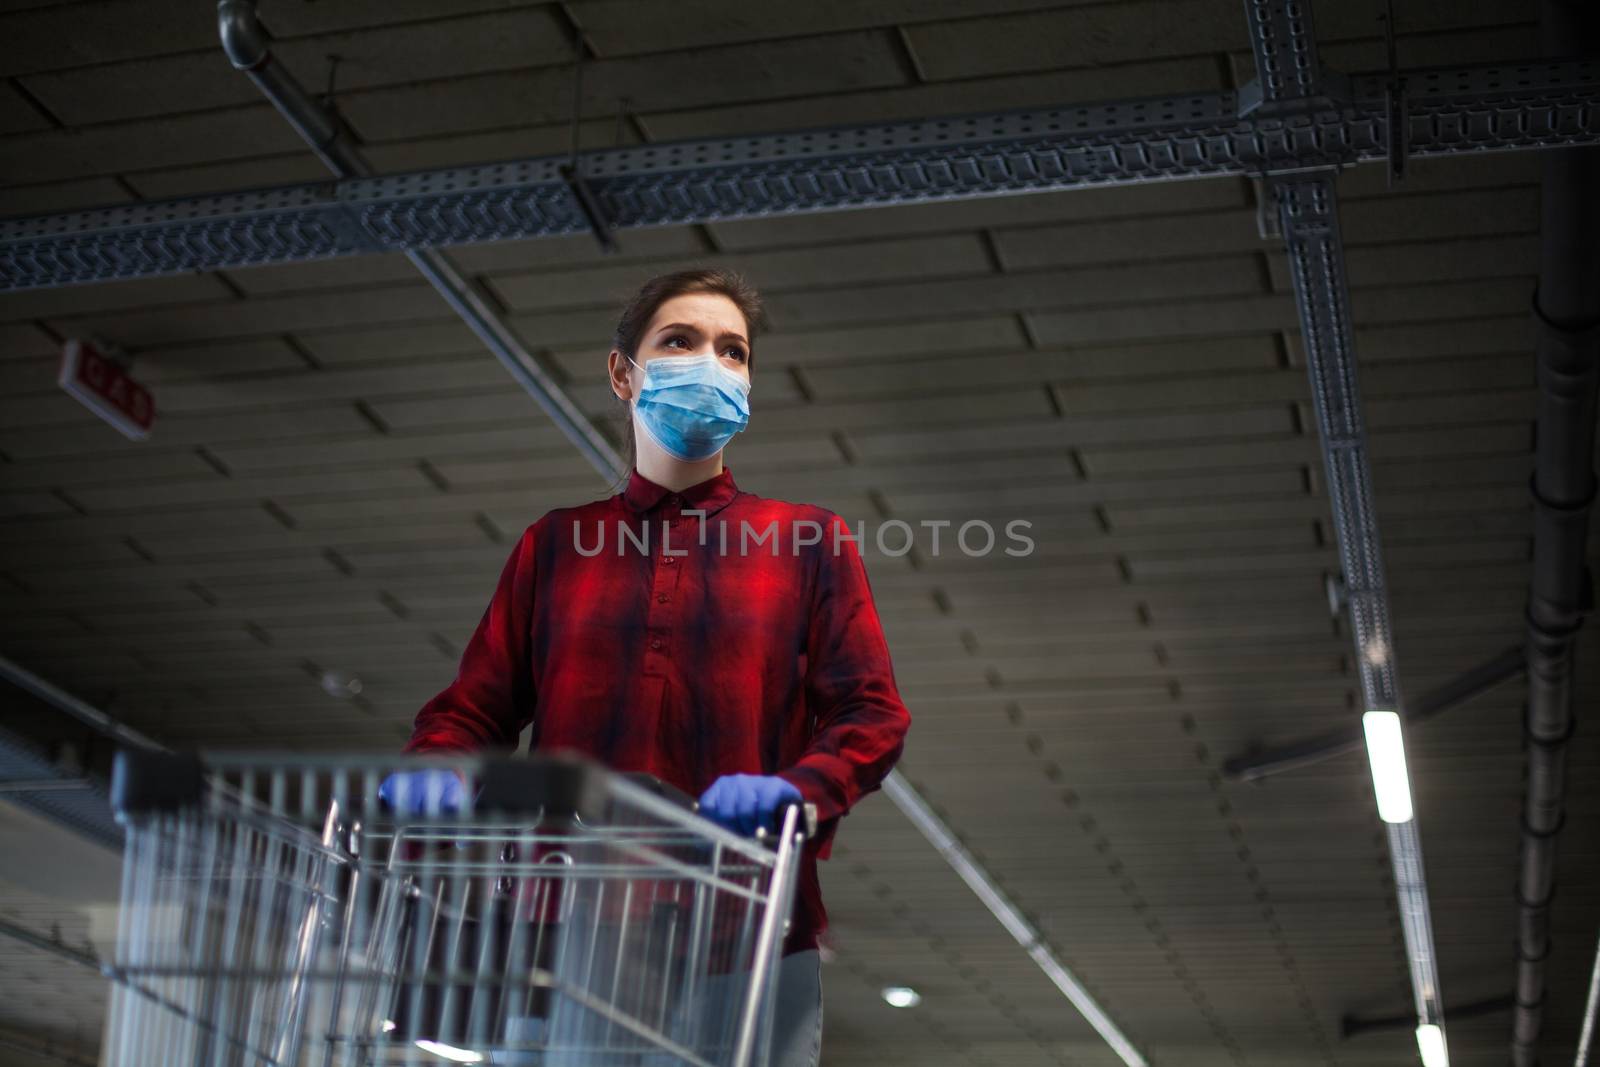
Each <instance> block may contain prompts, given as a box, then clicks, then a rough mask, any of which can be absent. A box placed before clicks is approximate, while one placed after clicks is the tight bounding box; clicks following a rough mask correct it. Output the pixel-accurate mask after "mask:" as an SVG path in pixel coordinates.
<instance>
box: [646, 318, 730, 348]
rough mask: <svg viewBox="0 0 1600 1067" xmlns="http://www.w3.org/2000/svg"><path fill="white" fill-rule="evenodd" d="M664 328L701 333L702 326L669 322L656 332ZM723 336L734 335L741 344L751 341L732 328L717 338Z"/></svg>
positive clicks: (719, 338) (720, 338)
mask: <svg viewBox="0 0 1600 1067" xmlns="http://www.w3.org/2000/svg"><path fill="white" fill-rule="evenodd" d="M662 330H688V331H689V332H690V333H699V332H700V327H698V326H692V325H690V324H689V323H687V322H669V323H667V324H666V325H665V326H663V327H661V329H660V330H657V331H656V332H657V333H660V332H662ZM723 337H732V338H733V339H734V340H736V341H739V342H740V343H741V344H745V345H748V344H749V343H750V342H749V341H746V340H745V339H744V334H740V333H734V332H733V331H732V330H724V331H723V333H722V336H721V337H718V338H717V340H719V341H720V340H722V338H723Z"/></svg>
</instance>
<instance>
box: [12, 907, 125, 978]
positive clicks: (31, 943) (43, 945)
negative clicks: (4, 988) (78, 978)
mask: <svg viewBox="0 0 1600 1067" xmlns="http://www.w3.org/2000/svg"><path fill="white" fill-rule="evenodd" d="M0 937H9V938H10V939H11V940H13V941H20V942H22V943H23V944H24V945H27V946H28V947H30V948H36V949H39V950H40V951H41V952H48V953H50V954H51V955H52V956H59V957H60V958H61V959H64V960H66V961H67V962H69V963H76V964H77V965H78V966H80V967H87V968H89V969H90V970H91V971H95V972H99V971H100V970H101V969H102V968H101V964H100V957H98V956H96V955H95V954H94V953H92V952H85V951H83V950H82V949H78V948H73V947H72V946H71V945H68V944H64V943H62V942H60V941H57V940H56V939H55V938H53V937H46V936H44V935H43V934H40V933H35V932H34V931H32V930H30V929H28V928H27V927H26V926H18V925H17V924H16V923H14V922H12V921H11V920H9V919H0Z"/></svg>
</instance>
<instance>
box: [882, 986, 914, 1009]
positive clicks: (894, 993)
mask: <svg viewBox="0 0 1600 1067" xmlns="http://www.w3.org/2000/svg"><path fill="white" fill-rule="evenodd" d="M883 999H884V1000H887V1001H888V1002H889V1005H890V1006H891V1007H895V1008H914V1007H916V1006H917V1005H918V1004H921V1003H922V995H921V994H920V993H918V992H917V991H916V990H915V989H912V988H911V987H910V986H903V985H892V986H890V987H889V988H887V989H885V990H884V991H883Z"/></svg>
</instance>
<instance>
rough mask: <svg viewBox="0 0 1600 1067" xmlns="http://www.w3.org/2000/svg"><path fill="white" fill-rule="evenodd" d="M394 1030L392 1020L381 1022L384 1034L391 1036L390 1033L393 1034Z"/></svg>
mask: <svg viewBox="0 0 1600 1067" xmlns="http://www.w3.org/2000/svg"><path fill="white" fill-rule="evenodd" d="M394 1028H395V1022H394V1020H393V1019H385V1020H383V1032H384V1033H386V1034H392V1033H394Z"/></svg>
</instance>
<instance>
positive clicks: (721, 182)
mask: <svg viewBox="0 0 1600 1067" xmlns="http://www.w3.org/2000/svg"><path fill="white" fill-rule="evenodd" d="M1251 2H1252V3H1253V2H1254V0H1251ZM248 7H249V5H248V4H244V3H232V2H230V0H224V3H223V9H224V10H230V9H231V11H232V12H234V14H232V15H230V16H228V17H238V16H237V14H236V13H237V12H238V11H240V10H243V9H246V8H248ZM241 60H245V61H249V60H250V56H249V55H248V54H247V53H242V54H241V55H238V56H236V57H235V62H236V63H238V62H240V61H241ZM1401 74H1402V76H1403V77H1404V78H1405V79H1406V83H1407V91H1406V110H1405V115H1406V119H1405V123H1406V137H1405V138H1404V141H1406V142H1408V144H1409V149H1408V150H1409V152H1410V154H1411V155H1413V156H1439V155H1455V154H1472V153H1482V152H1494V151H1507V150H1515V149H1540V148H1551V147H1556V146H1561V145H1577V144H1595V143H1600V63H1596V62H1593V61H1581V60H1574V61H1559V60H1557V61H1552V60H1548V59H1546V60H1528V61H1523V62H1513V63H1499V64H1487V65H1480V66H1472V67H1461V68H1434V69H1422V70H1410V71H1404V72H1401ZM251 76H252V77H253V78H255V79H256V81H257V84H258V85H261V86H262V88H263V90H264V91H266V92H268V93H269V95H271V94H272V93H274V92H276V93H279V94H281V95H280V96H279V97H275V98H274V99H275V101H278V100H281V101H282V103H280V107H281V108H284V109H285V110H286V113H293V114H300V110H301V109H303V108H305V107H307V106H309V107H311V108H313V109H320V105H318V104H316V103H315V102H313V101H311V100H310V98H309V97H307V96H306V95H305V93H304V91H303V90H299V91H298V95H295V94H294V92H293V91H291V90H288V89H287V86H288V85H289V84H291V82H290V79H289V75H288V74H287V72H285V71H283V70H282V69H281V68H279V67H276V66H274V65H272V64H271V63H270V61H267V62H266V63H264V64H261V65H258V66H256V67H254V68H251ZM1296 77H1297V78H1300V79H1301V81H1304V79H1305V77H1306V75H1303V74H1300V75H1296ZM1394 77H1395V74H1394V72H1382V73H1377V74H1363V75H1355V76H1351V77H1348V78H1347V77H1344V76H1332V75H1330V76H1329V77H1328V80H1327V82H1326V84H1322V83H1320V82H1317V81H1315V80H1313V81H1312V82H1309V83H1308V84H1320V95H1317V96H1314V97H1310V98H1304V99H1302V98H1294V99H1293V100H1291V99H1290V98H1287V97H1282V96H1272V95H1270V94H1267V93H1264V92H1263V91H1262V90H1261V89H1260V87H1259V83H1258V85H1257V86H1255V87H1251V88H1248V89H1246V90H1245V91H1242V92H1239V93H1234V92H1222V93H1218V92H1205V93H1193V94H1183V95H1175V96H1166V97H1158V98H1150V99H1145V100H1129V101H1115V102H1109V103H1101V104H1085V105H1076V106H1066V107H1060V108H1047V109H1033V110H1027V111H1007V112H1000V113H996V114H976V115H956V116H951V117H947V118H933V119H927V120H922V121H916V122H896V123H881V124H875V125H870V126H858V127H848V128H842V129H833V130H813V131H799V132H793V133H776V134H761V135H754V136H746V137H734V138H723V139H714V140H698V141H680V142H674V143H667V144H659V145H648V146H644V147H634V148H617V149H608V150H601V151H593V152H585V153H583V155H582V162H583V173H584V180H585V182H586V183H587V184H588V187H589V189H590V191H591V193H592V196H593V198H594V200H595V202H596V204H597V205H598V208H599V210H600V211H602V212H603V214H604V215H605V219H606V221H607V222H609V224H610V225H611V226H613V227H616V228H628V227H642V226H669V225H686V224H690V223H701V222H711V221H719V220H728V219H743V218H758V217H765V216H772V215H792V214H800V213H807V212H825V211H842V210H847V209H853V208H863V207H885V206H890V205H896V204H916V203H927V202H931V201H939V200H959V199H967V198H974V197H986V196H999V195H1006V194H1016V193H1031V192H1048V191H1052V190H1062V189H1075V188H1086V187H1089V186H1095V185H1129V184H1139V183H1145V182H1156V181H1172V180H1176V179H1184V178H1204V177H1219V176H1225V175H1235V176H1239V175H1244V176H1252V177H1262V176H1273V175H1285V174H1295V173H1304V172H1306V171H1309V170H1315V169H1318V168H1333V167H1346V166H1353V165H1356V164H1359V163H1372V162H1380V161H1383V160H1385V159H1387V158H1388V154H1389V148H1388V145H1389V125H1390V121H1389V114H1390V105H1389V97H1388V92H1389V86H1390V84H1391V83H1392V81H1393V79H1394ZM1295 85H1296V86H1297V87H1299V86H1300V85H1301V82H1300V81H1297V82H1296V83H1295ZM1264 101H1266V103H1264ZM291 121H294V122H295V125H296V128H297V129H300V130H301V132H302V134H303V135H304V136H306V137H307V140H308V141H309V142H310V143H311V144H312V145H313V147H314V148H315V149H316V150H317V152H318V154H319V155H321V156H322V157H323V159H324V160H325V161H326V162H328V163H329V165H330V166H331V167H333V168H334V169H335V171H336V173H339V174H341V175H342V176H343V177H344V180H340V181H331V182H316V183H311V184H305V185H292V186H282V187H278V188H272V189H264V190H257V191H252V192H241V193H228V194H220V195H215V196H201V197H191V198H187V199H177V200H168V201H158V202H151V203H140V204H132V205H126V206H117V207H107V208H100V209H96V210H90V211H77V212H68V213H64V214H55V215H44V216H38V217H33V218H19V219H10V220H4V221H0V290H22V289H36V288H49V287H54V286H61V285H71V284H79V283H85V282H97V281H110V280H114V279H123V278H140V277H151V276H156V275H163V274H174V273H179V272H184V271H197V270H202V271H203V270H218V269H221V268H226V267H242V266H250V265H255V264H263V263H292V262H300V261H305V260H317V259H327V258H330V257H336V256H348V255H358V254H368V253H378V252H395V251H400V252H405V253H407V254H410V255H412V256H413V257H414V258H415V257H416V255H417V254H418V253H419V251H420V250H423V249H430V248H442V247H447V246H450V245H455V244H462V243H467V242H483V241H505V240H514V239H527V238H538V237H555V236H561V235H565V234H574V233H589V232H593V226H592V224H591V221H590V219H589V217H588V216H587V215H586V213H585V211H584V209H583V206H582V205H581V204H580V203H579V202H578V198H577V195H576V194H575V192H574V191H573V188H572V186H571V184H570V183H569V182H568V180H567V178H566V176H565V175H563V173H562V168H563V166H565V165H567V163H568V162H569V160H568V157H566V156H545V157H539V158H534V159H523V160H513V161H510V162H504V163H489V164H483V165H479V166H470V167H455V168H450V169H446V170H433V171H420V172H416V173H412V174H401V175H393V176H388V177H370V176H364V175H367V174H368V170H367V169H366V168H365V167H364V165H362V166H355V165H354V164H355V163H356V161H357V158H358V156H357V154H356V153H355V150H354V149H353V148H352V147H350V145H349V144H348V139H347V138H341V137H340V136H338V135H336V134H335V133H332V132H330V131H337V130H338V129H339V125H338V123H337V121H336V120H334V119H332V118H330V117H327V116H325V115H324V116H323V118H322V119H320V120H319V119H317V118H316V117H315V113H312V114H311V115H303V116H302V117H300V118H299V119H293V118H292V119H291ZM513 373H518V372H517V371H515V370H514V371H513Z"/></svg>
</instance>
